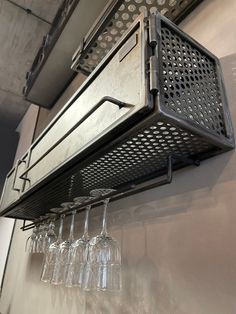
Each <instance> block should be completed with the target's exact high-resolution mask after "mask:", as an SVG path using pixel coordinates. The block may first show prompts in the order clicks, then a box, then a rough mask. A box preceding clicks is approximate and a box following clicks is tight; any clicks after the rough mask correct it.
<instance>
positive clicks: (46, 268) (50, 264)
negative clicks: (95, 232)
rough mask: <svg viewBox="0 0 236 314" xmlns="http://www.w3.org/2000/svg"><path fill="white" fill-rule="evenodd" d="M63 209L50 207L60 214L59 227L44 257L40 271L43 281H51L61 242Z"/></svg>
mask: <svg viewBox="0 0 236 314" xmlns="http://www.w3.org/2000/svg"><path fill="white" fill-rule="evenodd" d="M64 211H65V209H64V208H52V209H51V212H53V213H55V214H60V227H59V233H58V237H57V240H56V241H55V242H54V243H52V244H51V245H50V246H49V248H48V250H47V252H46V254H45V257H44V262H43V267H42V272H41V281H43V282H51V281H52V276H53V271H54V267H55V264H56V260H57V255H58V252H59V249H60V244H61V242H62V232H63V221H64V218H65V214H64Z"/></svg>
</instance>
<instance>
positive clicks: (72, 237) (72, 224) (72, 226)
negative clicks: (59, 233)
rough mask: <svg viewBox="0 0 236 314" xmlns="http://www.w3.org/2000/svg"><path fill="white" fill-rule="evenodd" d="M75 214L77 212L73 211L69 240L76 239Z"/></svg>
mask: <svg viewBox="0 0 236 314" xmlns="http://www.w3.org/2000/svg"><path fill="white" fill-rule="evenodd" d="M75 214H76V211H73V212H72V214H71V224H70V234H69V239H68V240H69V241H73V240H74V226H75Z"/></svg>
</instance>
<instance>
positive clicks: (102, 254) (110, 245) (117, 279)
mask: <svg viewBox="0 0 236 314" xmlns="http://www.w3.org/2000/svg"><path fill="white" fill-rule="evenodd" d="M114 191H115V190H112V189H97V190H93V191H91V192H90V194H91V196H93V197H97V198H99V197H101V196H106V195H107V197H106V198H105V199H104V200H103V203H104V211H103V222H102V231H101V233H100V234H99V235H98V236H96V237H93V238H92V239H91V240H90V241H89V243H88V245H87V249H86V252H87V253H86V255H87V263H86V267H85V270H84V277H83V281H82V288H83V289H84V290H91V289H97V290H102V291H119V290H120V289H121V255H120V249H119V246H118V243H117V241H116V240H115V239H113V238H112V237H111V236H109V235H108V232H107V207H108V203H109V194H111V193H112V192H114Z"/></svg>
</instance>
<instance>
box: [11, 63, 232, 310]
mask: <svg viewBox="0 0 236 314" xmlns="http://www.w3.org/2000/svg"><path fill="white" fill-rule="evenodd" d="M224 61H225V62H226V61H227V60H224ZM228 61H229V60H228ZM228 61H227V62H226V64H227V65H228V64H229V63H228ZM231 69H232V68H231ZM230 73H231V76H230V75H229V71H228V70H227V75H228V76H226V77H225V79H226V82H227V86H229V88H230V92H229V93H228V95H229V102H230V104H232V105H233V104H234V102H233V99H235V95H234V94H235V90H236V89H235V88H233V87H232V84H235V81H234V78H233V77H232V71H231V72H230ZM231 111H232V116H233V117H234V122H236V106H231ZM235 129H236V125H235ZM235 158H236V157H235V152H234V151H231V152H228V153H226V154H223V155H220V156H217V157H214V158H211V159H209V160H206V161H204V162H202V165H201V166H200V167H199V168H197V167H189V168H185V169H183V170H180V171H177V172H175V173H174V179H173V183H172V184H171V185H168V186H163V187H161V188H158V189H153V190H149V191H146V192H144V193H140V194H137V195H135V196H131V197H128V198H125V199H123V200H119V201H116V202H114V203H111V204H110V205H109V211H108V213H109V214H108V221H109V225H110V232H111V234H112V236H114V237H115V238H116V239H117V240H118V241H119V243H120V245H121V248H122V257H123V260H122V263H123V266H122V269H123V270H122V271H123V289H122V291H121V292H120V293H116V294H113V293H104V292H89V293H88V292H83V291H80V290H79V289H65V288H63V287H50V286H49V285H45V284H43V283H40V282H39V277H40V272H41V264H42V260H43V257H42V256H40V255H34V256H29V258H28V264H27V267H26V280H27V282H28V283H30V284H32V283H35V285H36V287H37V291H38V289H40V293H41V294H42V295H41V299H40V300H41V301H40V302H38V303H37V308H35V312H34V314H39V313H40V314H41V313H42V312H43V313H44V314H49V313H50V314H54V313H57V314H60V313H65V312H66V313H68V314H74V313H80V314H133V313H135V314H158V313H160V314H174V313H175V314H189V313H191V314H199V313H201V314H202V313H203V314H206V313H207V314H208V313H217V314H218V313H223V312H222V309H225V304H224V303H223V302H222V303H221V300H222V298H223V299H224V300H226V301H231V303H228V302H227V309H228V308H229V311H228V312H227V313H229V314H231V313H234V312H232V311H231V310H230V309H231V308H233V305H234V301H232V300H229V299H227V297H228V296H229V295H230V294H232V290H230V287H231V286H234V287H235V286H236V285H235V282H236V279H234V278H233V277H235V276H232V274H229V272H228V270H229V269H231V268H232V267H233V266H232V265H235V264H236V261H235V258H236V257H235V256H234V255H233V254H232V252H231V251H228V248H230V247H231V248H232V246H233V244H231V243H230V239H231V238H232V239H233V237H232V234H231V232H233V229H232V225H231V224H230V221H231V219H230V218H231V216H230V215H233V213H231V211H230V204H229V201H228V198H230V197H231V198H233V197H234V194H235V182H236V167H235V162H236V159H235ZM227 202H228V204H227V205H225V203H227ZM226 206H228V207H226ZM101 218H102V207H99V208H96V209H94V210H92V211H91V217H90V228H89V229H90V236H93V235H96V234H97V233H98V232H99V230H100V228H101ZM83 221H84V213H81V214H79V215H77V217H76V237H79V236H80V235H81V233H82V229H83ZM69 224H70V217H68V218H67V219H66V226H65V227H66V228H65V237H66V235H67V234H68V229H69ZM231 229H232V230H231ZM234 229H235V228H234ZM226 231H227V232H228V233H227V232H226ZM232 239H231V241H233V240H232ZM233 242H234V241H233ZM225 243H227V245H225ZM229 254H231V255H230V256H231V257H230V259H226V258H225V256H229ZM230 267H231V268H230ZM232 269H233V268H232ZM226 283H227V284H226ZM39 286H40V288H38V287H39ZM227 289H228V290H227ZM30 293H32V295H33V293H35V291H34V292H33V291H32V292H31V291H29V298H30ZM217 295H219V296H221V297H222V296H223V297H222V298H221V297H219V298H216V296H217ZM44 301H45V302H44ZM44 304H47V307H45V306H44ZM230 306H231V307H230ZM8 313H10V310H9V311H8ZM27 313H28V312H27ZM225 313H226V312H225ZM14 314H15V313H14Z"/></svg>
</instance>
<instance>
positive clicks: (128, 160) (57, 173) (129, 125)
mask: <svg viewBox="0 0 236 314" xmlns="http://www.w3.org/2000/svg"><path fill="white" fill-rule="evenodd" d="M137 31H138V33H139V34H140V38H143V39H144V40H143V41H142V43H143V45H140V46H137V45H136V48H138V47H139V49H141V47H142V49H141V50H142V52H144V51H145V52H147V53H148V55H147V56H145V58H144V59H145V69H146V71H140V72H138V73H140V76H141V75H142V74H144V76H145V78H144V80H142V83H141V84H137V81H131V83H132V84H133V86H132V87H135V88H134V89H133V93H135V94H136V92H137V89H138V93H139V94H140V93H141V92H142V94H143V95H145V98H142V101H141V107H140V110H139V111H138V114H139V119H137V118H136V117H135V119H134V117H132V116H130V117H129V118H127V119H126V120H124V121H123V122H122V124H117V125H114V123H112V127H111V128H110V129H109V131H107V132H104V133H102V135H101V136H100V137H97V138H96V140H95V139H94V141H93V142H90V143H89V145H87V146H86V148H84V149H83V150H82V149H81V150H80V149H79V148H78V150H77V151H76V154H74V155H72V156H71V158H68V159H64V161H63V163H61V164H60V166H58V167H57V168H55V169H53V171H51V172H49V173H48V174H47V176H45V177H44V178H42V180H41V181H38V182H37V183H36V184H35V185H32V186H31V187H30V189H28V190H26V192H24V193H23V194H21V195H20V197H19V199H17V200H16V201H15V202H14V203H11V204H10V205H9V207H7V208H3V210H2V212H1V214H2V215H5V216H6V217H12V218H18V219H23V220H34V219H35V218H38V217H40V216H41V215H44V214H45V213H47V212H49V210H50V209H51V208H54V207H58V206H60V204H61V203H63V202H65V201H72V200H73V199H74V198H75V197H78V196H83V195H89V193H90V191H91V190H93V189H98V188H112V189H115V190H117V194H116V195H113V197H112V198H113V199H116V198H117V197H126V196H127V195H131V194H134V193H138V192H141V191H143V190H146V189H150V188H152V187H156V186H160V185H163V184H166V183H169V182H170V181H171V180H170V178H171V177H172V170H177V169H180V168H183V167H185V166H188V165H189V164H193V161H196V160H199V161H201V160H204V159H206V158H209V157H211V156H214V155H217V154H220V153H222V152H226V151H229V150H230V149H233V148H234V133H233V129H232V124H231V119H230V114H229V110H228V104H227V99H226V95H225V92H224V85H223V79H222V74H221V70H220V65H219V61H218V59H217V58H216V57H215V56H214V55H213V54H211V53H210V52H209V51H208V50H207V49H205V48H204V47H202V46H201V45H200V44H199V43H197V42H196V41H194V40H193V39H192V38H191V37H189V36H188V35H187V34H185V33H184V32H182V31H181V30H180V29H179V28H178V27H176V25H175V24H174V23H172V22H170V21H169V20H168V19H166V18H165V17H163V16H161V15H160V14H155V15H152V16H151V17H150V18H149V19H148V20H146V19H144V18H143V16H140V18H139V20H138V21H135V22H134V24H133V25H132V27H131V28H130V30H129V32H130V33H127V34H126V35H125V38H123V39H122V41H120V42H119V43H118V44H117V45H116V46H115V47H114V48H113V49H112V50H111V52H110V53H109V55H108V56H107V57H106V58H105V59H103V61H102V62H101V63H100V64H99V66H98V67H97V68H96V70H95V71H94V72H93V73H92V74H91V75H90V77H89V78H88V80H87V81H86V82H85V83H84V86H82V87H81V88H80V89H79V90H78V93H77V94H76V95H75V96H74V97H72V99H71V102H70V103H68V104H67V106H65V108H63V110H62V112H61V114H60V115H58V116H57V118H56V119H55V121H54V122H53V123H56V121H57V119H58V120H59V119H61V117H62V115H63V114H64V112H66V110H67V108H70V106H72V105H73V103H74V102H75V101H76V100H78V99H81V95H83V93H85V92H86V91H87V92H88V93H89V96H91V98H88V99H91V101H92V100H94V89H93V88H94V85H92V84H95V83H96V82H99V84H103V82H104V78H103V80H101V79H100V77H99V74H100V73H103V74H104V73H106V75H105V78H108V79H110V71H107V72H106V70H107V68H108V69H109V67H108V65H109V64H110V62H111V63H112V62H114V60H115V61H116V62H117V63H118V64H120V61H119V60H120V57H123V55H124V53H123V52H124V50H123V48H124V47H125V48H126V47H127V44H128V47H129V48H130V42H131V43H132V42H133V41H132V40H133V38H135V37H134V35H135V34H136V33H137ZM126 37H127V38H126ZM131 47H132V45H131ZM133 49H134V48H133ZM120 52H122V53H120ZM131 52H135V50H132V49H131V50H130V53H131ZM143 55H145V54H144V53H143ZM128 56H136V57H135V58H136V59H135V58H128ZM139 56H140V55H139V54H137V53H136V54H134V55H131V54H130V55H126V61H127V64H126V67H122V69H125V73H124V74H123V75H122V76H121V78H123V77H124V76H125V77H129V76H128V75H127V74H129V73H130V72H131V71H130V67H129V65H131V64H132V65H133V62H134V60H138V61H139V62H141V60H140V59H141V58H139ZM122 60H125V59H122ZM117 63H115V64H117ZM141 64H143V63H142V62H141ZM143 68H144V66H143V67H142V69H143ZM119 74H120V73H119V71H117V76H119ZM96 80H97V81H96ZM122 82H123V81H122ZM132 84H131V85H132ZM91 85H92V87H93V88H91V90H90V91H89V87H91ZM99 86H100V85H99ZM115 86H116V85H115ZM126 90H127V86H125V84H123V85H122V84H119V86H118V93H119V97H120V96H121V94H122V91H126ZM102 92H103V98H102V99H101V100H100V101H99V102H97V103H92V104H93V107H92V109H91V110H88V111H87V113H86V114H85V115H84V116H82V117H81V116H80V117H77V118H78V120H76V121H77V123H76V124H75V125H74V126H71V128H70V129H69V130H68V131H67V133H65V134H64V137H67V136H68V135H69V134H71V132H73V131H74V129H75V128H77V126H80V125H81V124H82V123H83V122H84V121H85V120H87V119H89V117H91V114H92V113H94V111H95V110H96V109H97V108H98V107H99V106H100V105H101V103H102V102H103V101H104V100H105V101H108V102H110V105H111V103H115V104H116V105H117V106H118V107H124V106H127V105H129V106H130V105H132V106H133V109H135V105H136V108H137V103H136V104H133V103H131V104H130V102H125V99H126V98H124V99H122V102H120V101H118V100H117V99H114V98H107V97H106V96H108V95H105V94H104V91H102ZM108 92H109V93H111V94H112V89H111V88H110V86H109V91H108ZM131 93H132V89H129V93H128V94H129V95H128V96H129V97H130V95H131ZM99 97H100V96H99ZM110 97H111V96H110ZM147 103H148V104H149V106H148V110H147V107H146V105H147ZM143 109H145V110H143ZM121 110H122V109H121ZM109 117H110V118H112V115H111V116H109ZM102 118H103V117H101V116H99V118H97V119H95V120H93V119H91V121H92V122H91V123H92V124H91V125H89V128H90V129H92V127H94V125H96V124H97V123H101V120H102ZM53 123H52V124H51V125H50V126H48V128H47V129H46V130H45V136H46V134H47V132H49V129H50V128H53V127H54V124H53ZM86 130H87V129H86ZM43 136H44V135H43V134H42V137H43ZM95 136H97V134H95ZM64 137H63V136H62V137H61V139H60V142H61V141H62V140H63V139H64ZM76 139H77V137H76ZM54 143H55V144H54V145H57V143H56V141H54ZM34 145H37V143H36V144H32V146H34ZM53 149H54V146H53V145H52V147H51V148H50V149H49V150H45V152H44V156H43V158H44V157H45V155H47V154H48V152H49V151H50V152H52V151H53ZM170 158H171V165H170ZM39 159H40V157H39ZM167 161H168V162H167ZM35 163H36V162H35ZM35 163H32V164H31V166H29V168H28V169H26V170H25V171H24V173H23V174H24V177H22V178H21V179H24V180H27V179H28V178H27V176H26V178H25V175H27V172H29V170H30V168H31V167H34V166H35ZM166 173H167V174H168V175H167V178H165V179H164V181H163V180H162V179H161V180H160V176H162V175H165V174H166ZM170 173H171V176H170Z"/></svg>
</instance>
